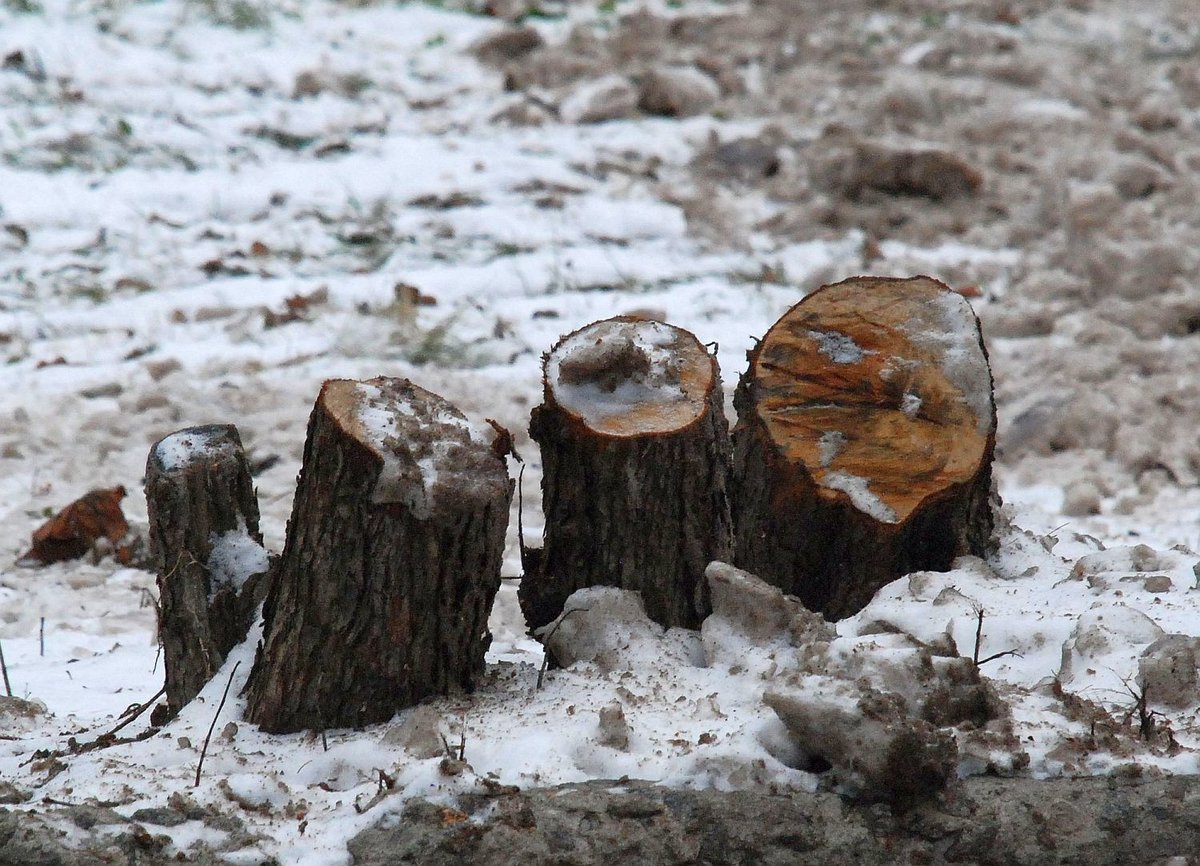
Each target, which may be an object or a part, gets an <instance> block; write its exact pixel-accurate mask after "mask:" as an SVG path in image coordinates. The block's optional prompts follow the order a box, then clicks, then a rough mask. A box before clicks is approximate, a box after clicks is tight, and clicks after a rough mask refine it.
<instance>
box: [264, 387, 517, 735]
mask: <svg viewBox="0 0 1200 866" xmlns="http://www.w3.org/2000/svg"><path fill="white" fill-rule="evenodd" d="M511 497H512V483H511V482H510V481H509V480H508V475H507V468H506V466H505V463H504V460H503V458H501V457H499V456H498V455H496V454H494V453H493V452H492V450H491V449H490V448H489V447H488V446H487V445H486V444H484V443H483V442H481V441H475V440H473V439H472V438H471V436H470V435H469V432H468V429H467V422H466V419H465V418H463V416H462V414H461V413H460V412H459V411H458V410H457V409H455V408H454V407H453V406H452V405H450V404H449V403H447V402H446V401H445V400H443V399H442V398H441V397H438V396H437V395H436V394H431V393H430V392H428V391H424V390H422V389H420V388H418V387H416V386H415V385H413V384H412V383H411V382H408V381H407V380H402V379H386V378H380V379H372V380H369V381H367V382H351V381H344V380H335V381H331V382H326V383H325V386H324V387H323V388H322V390H321V395H320V397H319V398H318V399H317V404H316V407H315V408H314V409H313V413H312V416H311V418H310V420H309V426H308V439H307V441H306V443H305V448H304V462H303V467H302V469H301V472H300V479H299V484H298V488H297V491H296V499H295V503H294V505H293V509H292V517H291V520H290V521H289V523H288V536H287V544H286V546H285V548H284V552H283V555H282V558H281V561H280V566H279V576H278V578H277V580H275V581H274V583H273V585H272V589H271V593H270V594H269V596H268V598H267V603H266V607H265V609H264V611H265V612H264V618H265V623H264V640H263V643H262V644H260V645H259V650H258V654H257V657H256V659H255V662H254V668H253V670H252V671H251V674H250V679H249V682H248V684H247V687H246V694H247V697H248V708H247V717H248V718H249V719H250V720H251V721H253V722H255V723H256V724H258V725H260V726H261V727H262V728H263V729H264V730H266V731H271V732H287V731H296V730H301V729H306V728H307V729H324V728H330V727H354V726H361V725H367V724H373V723H376V722H382V721H386V720H387V719H390V718H391V717H392V716H393V715H394V714H395V713H396V711H397V710H399V709H402V708H404V707H408V706H412V705H414V704H416V703H418V702H420V701H421V700H422V699H423V698H425V697H428V696H430V695H435V694H445V693H447V692H450V691H452V690H454V689H456V688H466V689H470V688H472V687H473V685H474V683H475V681H476V678H477V677H478V676H479V675H480V674H481V673H482V671H483V667H484V653H485V652H486V650H487V647H488V645H489V643H490V641H491V635H490V634H489V633H488V630H487V618H488V613H489V612H490V610H491V606H492V601H493V598H494V597H495V594H496V591H497V590H498V589H499V586H500V563H501V559H502V556H503V551H504V536H505V530H506V528H507V523H508V506H509V501H510V499H511Z"/></svg>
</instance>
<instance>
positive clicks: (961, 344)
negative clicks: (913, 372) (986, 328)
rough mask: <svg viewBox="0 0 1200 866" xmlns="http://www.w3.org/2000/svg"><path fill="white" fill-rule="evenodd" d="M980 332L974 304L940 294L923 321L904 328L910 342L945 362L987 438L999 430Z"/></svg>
mask: <svg viewBox="0 0 1200 866" xmlns="http://www.w3.org/2000/svg"><path fill="white" fill-rule="evenodd" d="M978 328H979V326H978V322H977V320H976V318H975V312H974V310H972V308H971V304H970V303H969V302H968V301H967V299H966V298H964V297H962V296H961V295H959V294H958V293H956V292H942V293H940V294H938V295H937V297H936V298H935V300H934V301H933V303H931V304H929V305H928V306H927V308H926V309H923V310H922V314H921V316H920V317H918V318H916V319H914V320H911V321H909V322H907V323H905V324H904V325H903V326H902V329H903V330H904V332H905V333H906V334H907V335H908V337H909V339H910V340H912V341H913V342H914V343H916V344H917V345H918V346H921V347H922V348H924V349H927V350H929V351H931V352H933V353H935V357H938V358H940V359H941V368H942V372H943V373H944V374H945V375H946V378H947V379H948V380H950V383H951V384H952V385H954V387H955V388H957V389H958V390H959V391H960V392H961V393H962V395H963V400H964V401H965V402H966V404H967V406H968V407H970V409H971V411H972V413H974V415H975V419H976V429H977V430H978V431H979V433H980V435H983V436H986V435H988V434H989V433H991V432H992V431H993V430H994V429H995V418H994V417H993V409H992V374H991V371H990V370H989V369H988V365H987V358H986V357H985V356H984V354H983V352H982V350H981V349H980V345H979V332H978ZM908 396H911V395H906V397H905V399H906V400H907V398H908ZM910 405H911V404H910Z"/></svg>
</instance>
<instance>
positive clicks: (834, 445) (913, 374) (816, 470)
mask: <svg viewBox="0 0 1200 866" xmlns="http://www.w3.org/2000/svg"><path fill="white" fill-rule="evenodd" d="M748 357H749V362H750V364H749V369H748V370H747V371H746V373H745V375H744V376H743V377H742V379H741V381H740V383H739V385H738V389H737V393H736V396H735V400H734V403H735V405H736V407H737V412H738V423H737V425H736V427H735V429H734V433H733V448H734V491H733V494H734V496H733V501H734V514H735V515H736V523H737V526H736V540H735V557H734V561H735V562H736V563H737V565H738V566H739V567H742V568H745V569H748V570H750V571H752V572H754V573H755V574H757V575H759V576H760V577H762V578H763V579H764V580H767V581H768V582H770V583H773V584H775V585H776V586H778V587H780V588H781V589H783V590H784V591H785V592H787V593H790V594H792V595H795V596H797V597H799V598H800V599H801V600H802V601H803V602H804V604H805V605H807V606H808V607H809V608H811V609H813V610H817V611H820V612H822V613H823V614H825V616H826V617H828V618H830V619H840V618H842V617H845V616H849V615H851V614H853V613H855V612H857V611H858V610H861V609H862V608H863V607H864V606H865V605H866V604H867V602H869V601H870V600H871V597H872V596H873V595H874V594H875V592H876V591H877V590H878V589H879V588H880V587H881V586H883V585H884V584H886V583H889V582H890V581H892V580H894V579H895V578H898V577H900V576H902V575H904V574H907V573H909V572H913V571H918V570H946V569H948V568H949V567H950V564H951V562H952V560H953V559H954V557H955V556H958V555H960V554H964V553H973V554H977V555H979V554H982V553H984V549H985V547H986V545H987V543H988V540H989V538H990V536H991V531H992V513H991V507H990V503H989V495H990V488H991V463H992V453H993V451H994V448H995V437H996V410H995V404H994V402H993V398H992V377H991V370H990V368H989V366H988V360H987V354H986V351H985V349H984V346H983V338H982V336H981V334H980V330H979V321H978V319H977V318H976V317H975V314H974V312H973V311H972V309H971V306H970V304H968V303H967V301H966V300H965V299H964V298H963V297H962V296H961V295H959V294H957V293H956V292H953V291H951V290H950V289H949V288H948V287H946V286H945V285H943V284H942V283H940V282H938V281H937V280H934V279H931V278H929V277H913V278H911V279H893V278H884V277H855V278H852V279H849V280H845V281H843V282H840V283H836V284H834V285H830V286H824V287H822V288H821V289H818V290H817V291H815V292H813V293H812V294H811V295H809V296H808V297H806V298H805V299H804V300H802V301H801V302H800V303H798V304H797V305H796V306H794V307H792V308H791V309H790V310H788V311H787V312H786V313H785V314H784V315H783V317H782V318H780V319H779V321H778V322H776V323H775V325H774V326H772V328H771V330H770V331H768V332H767V335H766V336H765V337H764V338H763V340H762V342H761V343H759V344H758V346H756V347H755V348H754V349H753V350H751V352H750V353H749V356H748Z"/></svg>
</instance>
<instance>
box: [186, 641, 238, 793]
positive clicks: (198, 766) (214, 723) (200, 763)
mask: <svg viewBox="0 0 1200 866" xmlns="http://www.w3.org/2000/svg"><path fill="white" fill-rule="evenodd" d="M241 666H242V663H241V662H240V661H239V662H237V663H235V664H234V666H233V670H231V671H230V672H229V681H228V682H226V683H225V692H224V693H223V694H222V695H221V703H219V704H217V711H216V712H215V713H213V720H212V724H211V725H209V726H208V733H207V734H206V735H205V737H204V747H203V748H202V749H200V760H199V761H198V762H197V763H196V783H195V784H194V785H193V786H192V787H193V788H199V787H200V770H201V769H202V768H203V767H204V756H205V755H207V754H208V741H209V740H211V739H212V732H213V729H214V728H216V726H217V719H218V718H220V716H221V710H223V709H224V708H225V699H226V698H228V697H229V687H230V686H232V685H233V676H234V674H236V673H237V669H238V668H240V667H241Z"/></svg>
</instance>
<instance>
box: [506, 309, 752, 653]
mask: <svg viewBox="0 0 1200 866" xmlns="http://www.w3.org/2000/svg"><path fill="white" fill-rule="evenodd" d="M596 329H599V330H596ZM639 334H640V335H641V336H638V335H639ZM647 335H648V337H647ZM643 337H647V342H648V343H650V344H652V345H654V347H655V349H657V350H661V351H662V352H663V353H664V354H663V356H662V358H663V360H662V365H663V366H664V369H665V370H666V371H667V373H666V377H667V379H668V380H670V379H674V383H673V384H672V383H670V382H668V390H670V389H672V388H677V389H678V392H673V393H680V392H681V393H683V394H684V395H685V397H686V399H688V400H690V401H692V402H691V405H690V406H689V407H688V408H687V410H686V411H682V410H681V409H680V408H679V406H678V405H676V404H672V405H670V406H668V405H667V404H668V403H669V402H670V401H667V400H663V399H661V398H662V394H661V393H659V391H661V389H659V388H657V386H647V385H646V381H647V377H649V378H650V379H652V378H653V375H652V370H651V369H650V366H651V363H650V357H649V356H650V354H653V352H654V350H653V349H652V350H647V352H646V353H645V354H644V356H643V354H639V353H640V352H642V349H639V348H638V346H637V342H638V341H640V340H642V338H643ZM576 338H578V340H577V342H578V343H579V345H581V346H584V347H587V346H588V345H595V346H601V340H604V341H606V342H605V345H604V346H603V347H602V348H604V349H605V350H606V351H607V354H601V355H599V356H597V357H596V358H593V359H590V360H591V361H594V362H595V363H594V365H593V366H592V367H591V368H584V367H583V366H582V365H581V367H580V369H573V368H572V367H571V366H570V365H571V363H572V361H571V356H570V355H567V356H566V357H563V358H562V363H561V365H560V367H559V369H558V374H559V375H558V377H557V381H556V380H555V376H554V375H553V372H554V371H553V370H552V369H551V366H552V365H551V364H550V361H551V360H552V359H553V358H554V356H555V353H559V352H560V350H561V349H563V348H564V346H567V347H568V348H569V347H570V343H571V341H574V340H575V339H576ZM593 340H594V341H595V342H594V343H593V342H591V341H593ZM654 340H658V341H659V342H658V343H657V344H656V343H654ZM608 341H611V343H612V345H609V344H608ZM576 360H578V358H577V359H576ZM587 360H588V359H585V361H587ZM656 363H657V362H656ZM581 371H582V372H581ZM564 383H568V384H571V385H575V386H579V387H582V388H588V387H591V388H594V389H596V390H597V391H598V392H599V393H600V394H602V395H609V396H611V397H612V399H613V404H612V405H615V406H616V409H615V410H614V411H613V412H612V413H611V414H607V415H604V416H603V417H601V416H599V415H598V414H597V413H595V412H592V413H591V414H590V415H589V414H588V412H587V411H573V410H571V409H568V408H566V407H564V406H563V405H562V404H561V402H560V401H561V400H563V399H564V396H563V395H564V393H565V392H564ZM630 383H632V384H633V385H634V386H636V387H634V388H633V390H632V391H631V392H628V393H632V394H633V395H634V396H633V398H630V399H623V398H622V396H621V395H622V394H625V393H626V392H625V391H623V390H622V389H624V388H627V387H629V386H630ZM659 384H661V383H659ZM556 389H557V390H556ZM610 408H611V406H610ZM681 417H683V420H682V422H681V421H680V418H681ZM530 435H531V436H532V437H533V439H534V440H535V441H536V442H537V443H538V445H539V446H540V447H541V453H542V507H543V511H544V513H545V521H546V522H545V533H544V546H543V548H542V551H541V558H540V563H539V572H538V573H537V574H534V575H527V576H526V578H525V580H523V581H522V583H521V587H520V598H521V606H522V610H523V611H524V613H525V618H526V622H527V623H528V625H529V627H530V629H536V628H538V627H540V626H542V625H545V624H546V623H548V622H551V621H552V620H553V619H554V618H555V617H556V616H558V614H559V613H561V612H562V609H563V604H564V602H565V601H566V598H567V597H568V596H569V595H570V594H571V593H572V592H574V591H575V590H577V589H581V588H583V587H587V586H597V585H603V586H619V587H622V588H623V589H630V590H636V591H638V592H640V593H641V594H642V599H643V601H644V603H645V606H646V612H647V614H648V615H649V616H650V617H651V619H654V620H655V621H657V622H659V623H661V624H663V625H666V626H684V627H687V628H696V627H698V626H699V624H700V622H701V621H702V620H703V619H704V617H705V616H707V614H708V611H709V603H708V589H707V585H706V583H705V581H704V568H705V566H707V564H708V563H709V562H711V561H712V560H714V559H723V558H726V557H727V556H728V555H729V554H730V552H731V532H732V530H731V520H730V515H729V502H728V495H727V486H728V474H729V465H730V445H729V433H728V426H727V424H726V421H725V415H724V409H723V395H722V390H721V385H720V373H719V370H718V368H717V363H716V360H715V358H713V357H712V356H711V355H709V354H708V353H707V352H706V351H705V350H704V348H703V347H702V346H701V345H700V344H699V342H698V341H697V340H696V338H695V337H694V336H692V335H691V334H689V333H688V332H686V331H683V330H681V329H678V328H673V327H671V326H669V325H664V324H662V323H659V322H644V321H637V320H632V319H624V318H618V319H610V320H606V321H604V322H598V323H595V324H594V325H589V326H588V327H587V328H584V329H581V330H580V331H577V332H575V333H574V334H571V335H568V336H567V337H565V338H563V340H562V341H561V342H560V343H559V344H558V345H557V346H556V347H555V349H554V351H553V352H552V353H551V354H550V355H547V374H546V379H545V398H544V403H543V404H542V405H541V406H539V407H537V408H535V409H534V410H533V413H532V417H531V419H530Z"/></svg>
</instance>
